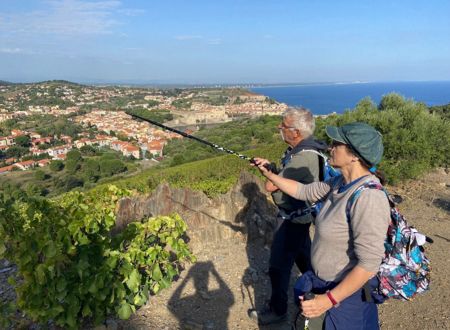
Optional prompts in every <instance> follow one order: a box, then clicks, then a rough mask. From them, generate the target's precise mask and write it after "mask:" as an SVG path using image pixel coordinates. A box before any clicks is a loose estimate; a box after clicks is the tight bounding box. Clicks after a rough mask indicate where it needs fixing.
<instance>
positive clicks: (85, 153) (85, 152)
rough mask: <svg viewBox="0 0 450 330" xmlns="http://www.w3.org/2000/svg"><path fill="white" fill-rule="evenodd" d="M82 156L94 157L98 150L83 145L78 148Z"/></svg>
mask: <svg viewBox="0 0 450 330" xmlns="http://www.w3.org/2000/svg"><path fill="white" fill-rule="evenodd" d="M80 152H81V153H82V155H83V156H95V155H97V154H98V149H97V148H94V147H93V146H90V145H85V146H82V147H81V148H80Z"/></svg>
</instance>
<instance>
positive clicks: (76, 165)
mask: <svg viewBox="0 0 450 330" xmlns="http://www.w3.org/2000/svg"><path fill="white" fill-rule="evenodd" d="M65 168H66V171H67V172H68V173H70V174H75V172H76V171H78V170H79V169H80V168H81V162H80V161H78V160H74V159H69V160H68V161H66V166H65Z"/></svg>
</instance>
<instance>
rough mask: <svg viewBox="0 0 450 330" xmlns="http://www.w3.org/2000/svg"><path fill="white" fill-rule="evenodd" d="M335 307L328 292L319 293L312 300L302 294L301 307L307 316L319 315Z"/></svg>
mask: <svg viewBox="0 0 450 330" xmlns="http://www.w3.org/2000/svg"><path fill="white" fill-rule="evenodd" d="M332 307H333V304H332V303H331V301H330V299H328V297H327V295H326V294H318V295H316V296H315V297H314V299H311V300H304V299H303V296H300V309H301V310H302V311H303V313H302V314H303V315H304V316H305V317H307V318H313V317H318V316H320V315H322V314H323V313H325V312H326V311H327V310H329V309H330V308H332Z"/></svg>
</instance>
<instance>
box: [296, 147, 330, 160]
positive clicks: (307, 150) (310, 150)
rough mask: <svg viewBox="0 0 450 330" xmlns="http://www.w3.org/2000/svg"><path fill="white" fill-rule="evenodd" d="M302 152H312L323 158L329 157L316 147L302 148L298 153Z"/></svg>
mask: <svg viewBox="0 0 450 330" xmlns="http://www.w3.org/2000/svg"><path fill="white" fill-rule="evenodd" d="M302 152H312V153H315V154H316V155H317V156H320V157H322V158H323V159H328V157H327V156H325V155H324V154H323V153H321V152H320V151H318V150H315V149H302V150H300V151H299V152H298V153H299V154H300V153H302Z"/></svg>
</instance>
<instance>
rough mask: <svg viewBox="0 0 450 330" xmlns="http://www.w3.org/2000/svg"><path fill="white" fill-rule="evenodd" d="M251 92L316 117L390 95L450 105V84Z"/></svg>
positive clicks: (267, 88) (379, 84)
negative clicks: (367, 99) (305, 110)
mask: <svg viewBox="0 0 450 330" xmlns="http://www.w3.org/2000/svg"><path fill="white" fill-rule="evenodd" d="M249 89H250V90H251V91H253V92H255V93H258V94H263V95H266V96H268V97H270V98H272V99H274V100H276V101H278V102H283V103H286V104H287V105H289V106H303V107H306V108H308V109H310V110H311V111H312V113H313V114H315V115H326V114H330V113H333V112H336V113H343V112H344V111H345V110H348V109H353V108H354V107H355V106H356V104H357V103H358V102H359V101H361V100H362V99H363V98H365V97H370V98H371V99H372V100H373V101H374V102H375V103H376V104H378V103H379V102H380V100H381V98H382V97H383V95H386V94H388V93H391V92H395V93H398V94H400V95H403V96H404V97H405V98H407V99H413V100H414V101H417V102H423V103H425V104H427V105H428V106H434V105H444V104H448V103H450V81H426V82H423V81H421V82H368V83H363V82H357V83H329V84H325V83H324V84H299V85H293V84H290V85H274V86H261V87H251V88H249Z"/></svg>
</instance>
